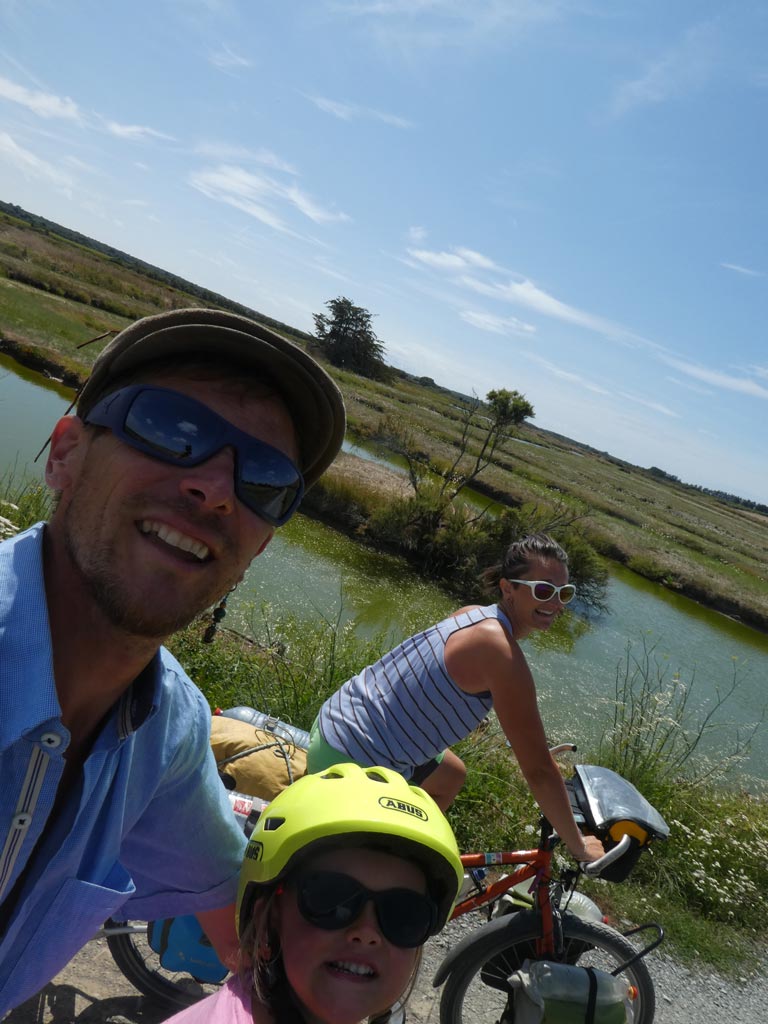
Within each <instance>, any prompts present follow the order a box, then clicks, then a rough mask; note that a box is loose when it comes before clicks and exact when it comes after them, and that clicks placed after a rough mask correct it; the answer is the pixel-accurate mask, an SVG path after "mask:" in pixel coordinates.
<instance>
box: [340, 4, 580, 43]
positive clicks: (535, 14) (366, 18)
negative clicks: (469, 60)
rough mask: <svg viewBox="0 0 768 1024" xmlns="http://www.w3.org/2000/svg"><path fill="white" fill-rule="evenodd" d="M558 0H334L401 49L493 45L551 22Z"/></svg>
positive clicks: (342, 10) (343, 11) (560, 11)
mask: <svg viewBox="0 0 768 1024" xmlns="http://www.w3.org/2000/svg"><path fill="white" fill-rule="evenodd" d="M567 6H568V4H567V3H565V2H564V0H472V3H467V0H346V2H344V0H337V2H336V3H334V4H333V7H334V9H335V10H336V11H338V12H339V13H341V14H342V15H353V16H356V17H357V18H358V19H360V21H362V22H367V23H368V24H369V25H370V27H371V30H372V31H373V32H374V33H375V34H376V35H377V36H378V38H379V39H380V41H381V42H382V43H383V44H384V45H388V46H391V45H397V46H399V47H400V48H401V49H403V50H412V49H414V48H416V47H421V48H429V49H437V48H438V47H442V46H451V45H454V46H460V47H461V48H462V49H463V50H466V49H467V48H468V47H469V46H470V45H471V44H473V43H474V44H488V43H491V44H493V43H499V42H501V41H504V42H506V40H507V39H508V38H509V36H511V35H515V34H520V33H521V32H522V31H523V30H525V29H527V28H528V27H530V26H532V25H536V24H539V23H546V22H551V21H555V20H557V19H558V18H559V17H560V16H561V15H562V14H563V13H564V11H565V10H566V9H567Z"/></svg>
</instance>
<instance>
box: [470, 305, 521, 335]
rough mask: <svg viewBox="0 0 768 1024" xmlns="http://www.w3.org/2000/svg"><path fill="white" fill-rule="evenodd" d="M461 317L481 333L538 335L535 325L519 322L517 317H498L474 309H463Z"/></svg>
mask: <svg viewBox="0 0 768 1024" xmlns="http://www.w3.org/2000/svg"><path fill="white" fill-rule="evenodd" d="M459 316H460V317H461V319H462V320H463V321H464V322H465V323H468V324H470V325H471V326H472V327H477V328H478V329H479V330H481V331H490V332H491V333H492V334H522V335H525V334H535V333H536V328H535V327H534V326H533V324H527V323H525V322H524V321H522V320H518V319H517V317H516V316H496V315H495V314H494V313H488V312H478V311H477V310H473V309H463V310H462V311H461V312H460V313H459Z"/></svg>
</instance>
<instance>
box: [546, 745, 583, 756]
mask: <svg viewBox="0 0 768 1024" xmlns="http://www.w3.org/2000/svg"><path fill="white" fill-rule="evenodd" d="M577 749H578V748H577V746H576V744H575V743H558V744H557V746H554V747H550V748H549V752H550V754H551V755H552V757H557V755H558V754H575V753H576V750H577Z"/></svg>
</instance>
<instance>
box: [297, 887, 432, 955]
mask: <svg viewBox="0 0 768 1024" xmlns="http://www.w3.org/2000/svg"><path fill="white" fill-rule="evenodd" d="M369 900H370V901H371V902H372V903H373V906H374V908H375V910H376V919H377V921H378V922H379V930H380V931H381V934H382V935H383V936H384V938H385V939H386V940H387V942H390V943H391V944H392V945H393V946H400V947H401V948H404V949H411V948H413V947H415V946H420V945H421V944H422V943H424V942H426V940H427V939H428V938H429V936H430V935H431V934H432V930H433V928H434V927H435V922H436V921H437V907H436V906H435V903H434V902H433V901H432V900H431V899H430V898H429V897H428V896H425V895H424V894H423V893H420V892H416V890H415V889H378V890H371V889H366V887H365V886H364V885H363V884H362V883H361V882H358V880H357V879H356V878H352V876H351V875H345V874H342V873H341V872H337V871H316V872H314V873H312V874H307V875H302V876H301V878H299V881H298V882H297V884H296V902H297V905H298V908H299V912H300V913H301V916H302V917H303V918H304V920H305V921H308V922H309V924H311V925H314V926H315V928H322V929H324V930H325V931H338V930H339V929H341V928H347V927H348V926H349V925H351V924H352V923H353V922H354V921H356V920H357V918H358V917H359V916H360V914H361V913H362V910H363V907H364V906H365V904H366V903H368V901H369Z"/></svg>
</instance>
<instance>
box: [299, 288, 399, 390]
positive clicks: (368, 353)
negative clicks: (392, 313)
mask: <svg viewBox="0 0 768 1024" xmlns="http://www.w3.org/2000/svg"><path fill="white" fill-rule="evenodd" d="M326 306H327V307H328V309H329V311H330V316H326V314H325V313H314V314H313V318H314V321H315V337H316V338H317V340H318V341H319V343H320V347H321V348H322V349H323V351H324V352H325V354H326V355H327V356H328V358H329V359H330V361H331V362H332V363H333V365H334V366H341V367H343V368H344V369H345V370H352V372H353V373H359V374H361V375H362V376H363V377H372V378H373V379H374V380H386V379H387V377H388V376H389V373H388V371H387V365H386V363H385V362H384V345H383V344H382V342H380V341H379V339H378V338H377V337H376V334H375V333H374V330H373V327H372V326H371V321H372V320H373V314H372V313H370V312H369V311H368V310H367V309H364V308H363V307H362V306H355V305H354V303H353V302H352V300H351V299H347V298H345V297H344V296H343V295H340V296H339V297H338V298H336V299H330V300H329V301H328V302H326Z"/></svg>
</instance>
